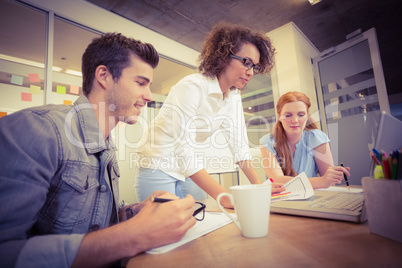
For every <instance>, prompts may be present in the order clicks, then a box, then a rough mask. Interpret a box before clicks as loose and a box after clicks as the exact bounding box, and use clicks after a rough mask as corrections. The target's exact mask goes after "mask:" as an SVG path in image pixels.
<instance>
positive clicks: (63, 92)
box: [56, 86, 66, 95]
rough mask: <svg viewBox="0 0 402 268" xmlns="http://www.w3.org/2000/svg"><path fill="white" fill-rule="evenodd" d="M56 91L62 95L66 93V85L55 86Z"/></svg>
mask: <svg viewBox="0 0 402 268" xmlns="http://www.w3.org/2000/svg"><path fill="white" fill-rule="evenodd" d="M56 92H57V93H58V94H63V95H66V87H63V86H57V90H56Z"/></svg>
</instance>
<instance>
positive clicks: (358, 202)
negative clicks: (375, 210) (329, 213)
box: [310, 193, 364, 211]
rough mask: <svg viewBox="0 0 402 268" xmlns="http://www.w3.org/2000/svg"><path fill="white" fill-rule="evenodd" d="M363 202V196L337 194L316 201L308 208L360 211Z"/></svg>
mask: <svg viewBox="0 0 402 268" xmlns="http://www.w3.org/2000/svg"><path fill="white" fill-rule="evenodd" d="M363 200H364V195H363V194H349V193H338V194H336V195H333V196H330V197H327V198H325V199H322V200H317V201H316V202H314V203H313V204H311V205H310V207H315V208H329V209H339V210H348V211H361V210H362V208H363Z"/></svg>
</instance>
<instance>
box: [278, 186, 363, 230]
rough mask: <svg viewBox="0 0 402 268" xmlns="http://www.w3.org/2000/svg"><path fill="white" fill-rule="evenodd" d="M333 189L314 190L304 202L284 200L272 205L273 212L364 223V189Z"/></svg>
mask: <svg viewBox="0 0 402 268" xmlns="http://www.w3.org/2000/svg"><path fill="white" fill-rule="evenodd" d="M351 190H352V191H348V190H347V188H346V187H331V189H329V190H314V193H313V195H312V196H311V197H309V198H306V199H303V200H283V201H279V202H272V203H271V212H274V213H282V214H289V215H297V216H306V217H314V218H322V219H331V220H339V221H349V222H355V223H360V222H364V221H365V220H366V219H365V209H364V194H363V190H362V189H354V188H352V189H351Z"/></svg>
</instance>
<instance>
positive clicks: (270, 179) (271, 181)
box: [263, 178, 274, 184]
mask: <svg viewBox="0 0 402 268" xmlns="http://www.w3.org/2000/svg"><path fill="white" fill-rule="evenodd" d="M273 182H274V180H273V179H272V178H269V180H266V181H265V182H264V183H263V184H272V183H273Z"/></svg>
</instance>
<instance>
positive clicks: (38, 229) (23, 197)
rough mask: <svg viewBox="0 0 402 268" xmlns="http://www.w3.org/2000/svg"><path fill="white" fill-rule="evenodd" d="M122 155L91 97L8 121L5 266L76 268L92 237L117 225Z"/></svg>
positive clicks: (0, 128)
mask: <svg viewBox="0 0 402 268" xmlns="http://www.w3.org/2000/svg"><path fill="white" fill-rule="evenodd" d="M115 150H116V149H115V146H114V144H113V142H112V140H111V138H110V137H109V138H108V139H106V141H105V140H103V135H102V133H101V131H100V129H99V125H98V121H97V119H96V116H95V113H94V110H93V108H92V106H91V104H90V103H89V101H88V99H87V98H86V97H85V96H81V97H79V98H78V100H77V101H76V102H75V103H74V105H73V106H66V105H46V106H41V107H35V108H30V109H26V110H23V111H19V112H16V113H14V114H11V115H8V116H5V117H2V118H1V119H0V205H1V207H0V262H1V263H2V264H3V265H5V266H4V267H13V266H14V265H15V266H16V267H70V266H71V264H72V262H73V260H74V258H75V256H76V254H77V251H78V248H79V246H80V243H81V241H82V238H83V236H84V234H85V233H88V232H91V231H95V230H98V229H102V228H105V227H108V226H109V225H110V224H111V223H116V221H117V212H116V211H117V209H116V204H117V203H118V200H119V195H118V178H119V176H120V175H119V169H118V165H117V160H116V156H115ZM106 172H107V174H106ZM109 178H110V181H112V185H110V181H109ZM113 198H114V200H115V202H113ZM113 206H115V207H114V208H113ZM112 213H114V214H113V215H112ZM111 219H115V221H114V222H113V221H112V222H111Z"/></svg>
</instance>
